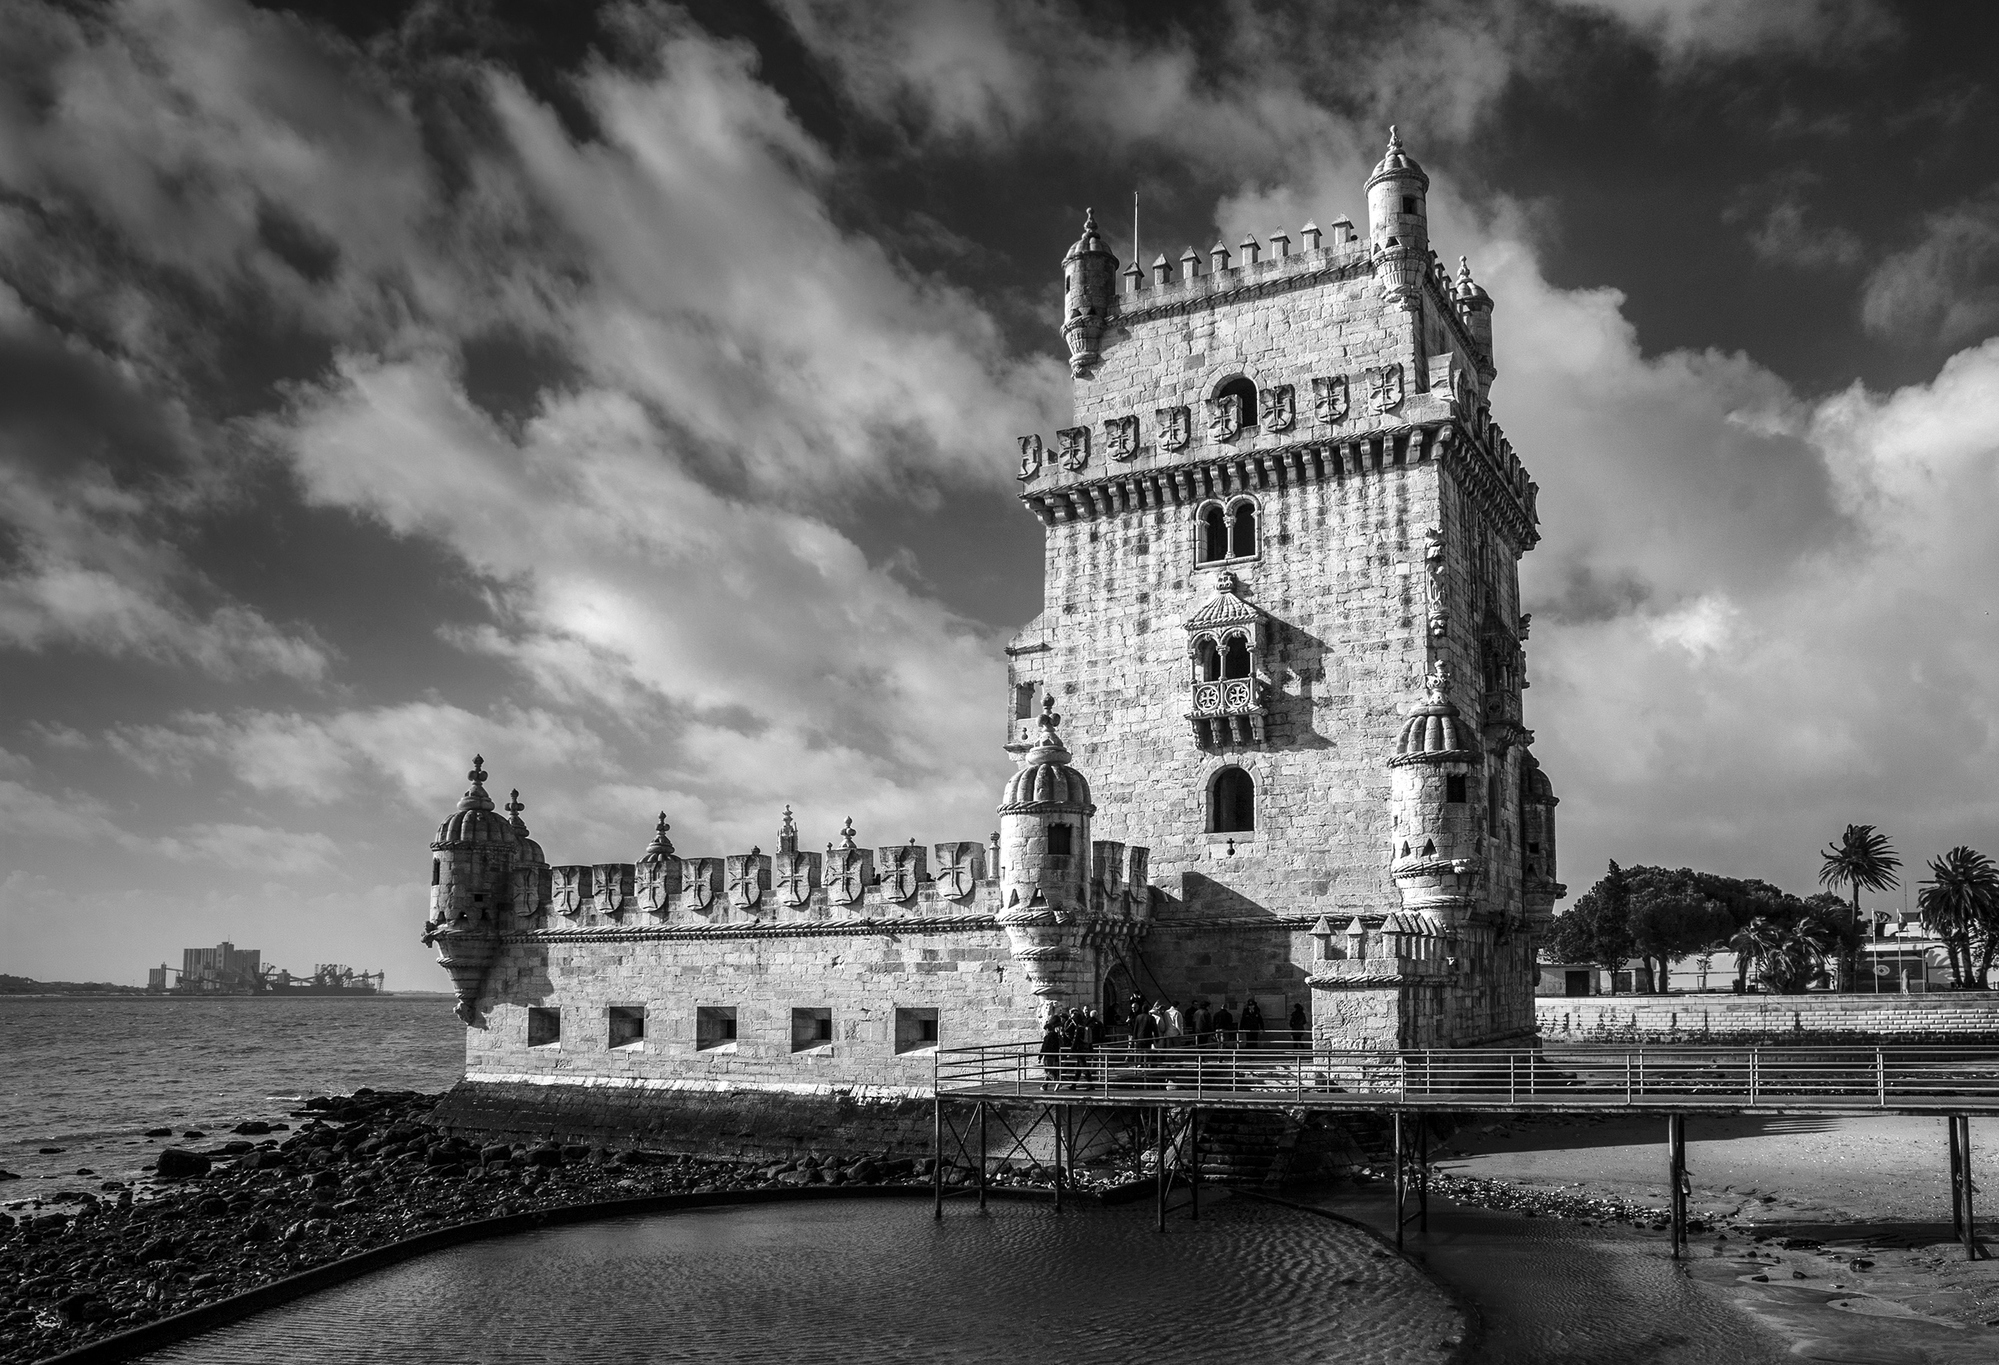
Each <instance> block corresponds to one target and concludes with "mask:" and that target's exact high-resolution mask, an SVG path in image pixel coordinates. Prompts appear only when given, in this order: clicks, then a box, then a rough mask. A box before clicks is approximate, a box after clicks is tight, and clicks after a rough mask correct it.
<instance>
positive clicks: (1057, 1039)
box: [1041, 1014, 1062, 1085]
mask: <svg viewBox="0 0 1999 1365" xmlns="http://www.w3.org/2000/svg"><path fill="white" fill-rule="evenodd" d="M1041 1071H1042V1074H1043V1075H1045V1076H1047V1077H1048V1079H1049V1081H1050V1082H1052V1083H1054V1084H1056V1085H1060V1084H1061V1083H1062V1017H1061V1016H1060V1015H1059V1014H1050V1015H1049V1016H1048V1023H1047V1025H1046V1026H1045V1027H1044V1028H1043V1029H1042V1030H1041Z"/></svg>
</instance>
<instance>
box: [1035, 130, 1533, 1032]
mask: <svg viewBox="0 0 1999 1365" xmlns="http://www.w3.org/2000/svg"><path fill="white" fill-rule="evenodd" d="M1365 188H1366V194H1367V203H1368V219H1369V222H1368V231H1367V235H1366V238H1365V239H1363V238H1362V237H1361V235H1360V234H1359V233H1358V232H1357V231H1356V230H1355V228H1354V225H1353V224H1352V223H1350V222H1349V221H1348V220H1346V219H1345V218H1344V217H1342V218H1338V219H1335V220H1334V221H1333V222H1332V223H1331V224H1330V226H1328V227H1326V228H1323V229H1322V228H1320V227H1319V226H1317V225H1316V224H1312V223H1307V224H1306V225H1305V226H1304V227H1303V228H1301V229H1299V232H1298V239H1297V241H1296V243H1295V249H1294V242H1293V239H1292V238H1291V237H1290V235H1289V234H1288V233H1286V232H1283V231H1281V230H1280V231H1277V232H1274V233H1272V234H1271V235H1270V237H1269V239H1268V241H1267V243H1260V242H1258V241H1257V240H1256V239H1255V238H1254V237H1253V236H1252V237H1246V238H1244V239H1243V240H1242V241H1241V242H1240V243H1237V244H1235V245H1234V246H1233V247H1232V246H1230V245H1229V244H1227V243H1225V242H1217V243H1216V244H1215V245H1214V246H1213V247H1212V248H1211V249H1210V250H1209V251H1208V252H1207V253H1206V259H1205V261H1204V260H1203V258H1202V255H1201V254H1199V253H1196V252H1195V251H1194V250H1193V249H1192V248H1189V249H1188V251H1187V252H1186V253H1185V254H1184V255H1183V256H1182V257H1181V258H1180V260H1179V263H1178V266H1177V268H1176V265H1175V263H1173V262H1171V261H1169V260H1168V259H1167V258H1166V257H1165V256H1164V255H1161V256H1159V257H1158V258H1157V259H1156V260H1155V261H1154V262H1153V263H1152V265H1151V267H1150V270H1149V272H1148V271H1146V270H1141V269H1140V268H1139V266H1138V264H1137V263H1136V262H1134V263H1133V264H1131V265H1130V266H1128V267H1126V268H1125V269H1124V270H1123V271H1122V272H1119V270H1118V261H1117V258H1116V257H1115V256H1114V255H1113V254H1112V253H1111V252H1110V250H1109V249H1108V247H1107V246H1106V245H1105V243H1104V241H1103V239H1102V238H1101V236H1100V235H1099V233H1098V230H1097V226H1096V222H1095V220H1094V218H1089V219H1087V220H1086V222H1085V224H1084V228H1083V233H1082V236H1081V238H1080V239H1079V240H1078V241H1077V242H1076V243H1075V245H1074V246H1072V247H1071V248H1070V249H1069V251H1068V253H1067V255H1066V256H1065V257H1064V259H1063V264H1062V268H1063V274H1064V293H1063V307H1064V316H1063V318H1062V321H1061V331H1062V336H1063V339H1064V342H1065V344H1066V346H1067V348H1068V352H1069V357H1070V368H1071V371H1072V373H1073V375H1074V388H1075V420H1074V424H1073V425H1072V426H1069V427H1067V428H1064V429H1062V430H1060V431H1057V432H1056V433H1055V434H1054V437H1053V440H1052V441H1044V440H1043V438H1042V437H1041V436H1039V435H1035V436H1027V437H1023V438H1021V440H1020V442H1019V466H1018V476H1019V480H1020V485H1021V498H1022V501H1023V502H1024V503H1025V504H1026V505H1027V507H1028V508H1029V509H1030V510H1031V511H1032V512H1033V513H1034V514H1035V516H1036V517H1038V518H1039V519H1040V521H1041V522H1042V524H1043V525H1044V527H1045V528H1046V561H1045V582H1046V598H1045V603H1044V609H1043V611H1042V613H1041V614H1040V615H1039V616H1038V617H1036V618H1035V620H1034V621H1032V622H1030V623H1029V625H1028V626H1027V627H1026V628H1025V629H1024V630H1023V631H1022V632H1021V633H1020V635H1019V636H1018V637H1016V639H1015V640H1014V642H1013V643H1012V645H1011V646H1010V647H1009V648H1008V651H1007V653H1008V657H1009V660H1010V668H1009V672H1010V676H1009V695H1008V721H1007V724H1008V747H1009V749H1011V750H1012V751H1013V752H1014V753H1016V754H1017V755H1018V754H1023V753H1026V754H1027V758H1028V760H1029V761H1028V762H1027V764H1026V766H1025V767H1024V768H1023V776H1024V775H1025V774H1026V773H1027V772H1030V771H1044V772H1045V771H1049V770H1050V768H1049V764H1048V763H1047V762H1039V761H1036V759H1035V753H1039V752H1041V751H1042V750H1046V749H1047V748H1048V747H1049V746H1050V745H1051V744H1057V746H1058V747H1059V742H1057V741H1054V740H1053V731H1052V729H1051V730H1049V731H1048V732H1047V734H1046V735H1044V736H1043V737H1042V738H1040V740H1039V741H1038V743H1037V739H1036V736H1035V734H1034V729H1035V722H1034V717H1035V715H1036V713H1037V712H1039V711H1042V710H1043V709H1045V708H1046V707H1049V706H1052V705H1054V704H1056V703H1057V701H1059V704H1060V705H1061V706H1062V708H1063V709H1064V710H1065V711H1067V712H1069V714H1070V716H1071V718H1072V719H1073V720H1074V721H1075V722H1076V723H1077V724H1078V726H1079V727H1080V730H1079V733H1082V734H1084V735H1087V736H1088V737H1089V738H1088V739H1087V740H1086V741H1085V742H1084V743H1083V744H1082V745H1081V746H1080V747H1079V748H1078V750H1077V753H1076V762H1077V764H1078V766H1080V767H1082V768H1083V769H1085V770H1087V771H1088V772H1089V773H1090V774H1091V777H1092V779H1093V780H1094V782H1095V784H1096V792H1095V799H1096V801H1097V803H1098V807H1099V809H1100V813H1099V814H1098V816H1097V823H1098V825H1099V826H1100V828H1101V830H1102V831H1103V832H1105V833H1107V834H1108V836H1109V837H1111V838H1113V839H1123V840H1131V841H1138V842H1143V843H1146V844H1149V845H1150V847H1151V850H1152V853H1151V867H1150V876H1151V880H1152V884H1153V885H1154V887H1155V888H1157V892H1156V903H1155V907H1154V913H1153V918H1152V923H1151V925H1150V928H1149V929H1148V930H1147V931H1146V933H1145V934H1144V935H1143V936H1142V938H1141V939H1140V941H1139V943H1138V947H1137V949H1136V951H1135V953H1134V954H1133V956H1132V960H1130V961H1129V962H1126V963H1124V964H1123V969H1124V970H1125V971H1127V972H1128V973H1129V974H1130V978H1131V981H1132V983H1133V984H1134V985H1135V986H1137V987H1139V988H1141V989H1142V991H1143V993H1145V994H1147V995H1152V994H1163V995H1166V996H1170V997H1174V998H1178V999H1181V1000H1182V1001H1183V1002H1184V1001H1190V1000H1192V999H1196V998H1203V997H1205V998H1208V999H1210V1000H1211V1001H1213V1002H1214V1003H1223V1002H1232V1003H1233V1004H1234V1005H1235V1006H1236V1007H1237V1008H1240V1007H1241V1005H1242V1004H1243V1003H1244V1001H1245V1000H1246V999H1254V1000H1256V1001H1257V1002H1258V1005H1259V1009H1260V1010H1261V1011H1262V1012H1264V1013H1265V1014H1266V1015H1267V1014H1268V1012H1269V1010H1270V1009H1271V1008H1273V1007H1274V1008H1278V1009H1285V1010H1288V1009H1289V1008H1290V1007H1292V1006H1295V1005H1297V1004H1300V1003H1306V1002H1309V1012H1310V1014H1311V1016H1312V1018H1313V1027H1314V1029H1315V1030H1316V1031H1317V1032H1318V1034H1319V1035H1320V1036H1321V1038H1322V1039H1324V1040H1327V1041H1333V1042H1344V1043H1366V1044H1382V1045H1414V1044H1420V1043H1436V1044H1450V1043H1474V1042H1482V1041H1491V1040H1497V1039H1500V1038H1504V1037H1510V1036H1515V1035H1519V1034H1524V1033H1526V1032H1529V1031H1531V1029H1532V1027H1533V1007H1532V990H1533V982H1534V979H1535V974H1536V973H1535V967H1534V938H1535V936H1536V935H1537V934H1538V933H1539V932H1540V930H1541V929H1542V927H1543V926H1544V925H1545V922H1546V920H1547V918H1548V917H1549V916H1550V915H1551V914H1552V912H1553V907H1554V902H1555V899H1556V898H1557V897H1559V896H1560V895H1561V894H1562V888H1561V886H1560V885H1559V883H1557V882H1556V881H1555V869H1554V814H1553V812H1554V804H1555V798H1554V794H1553V791H1552V788H1551V787H1550V785H1549V783H1548V780H1547V778H1546V775H1545V774H1544V773H1542V772H1541V770H1540V768H1539V766H1538V765H1537V764H1536V763H1535V762H1534V760H1533V758H1532V756H1531V754H1530V753H1529V746H1530V745H1531V744H1532V742H1533V735H1532V733H1531V732H1530V731H1528V730H1527V729H1526V728H1525V727H1524V725H1523V724H1522V712H1521V692H1522V689H1523V688H1525V686H1526V679H1525V667H1524V664H1525V659H1524V654H1523V652H1522V643H1523V641H1525V639H1526V638H1527V627H1528V619H1527V617H1526V616H1524V615H1523V614H1522V613H1521V612H1520V609H1519V585H1518V577H1517V573H1516V566H1517V564H1518V561H1519V558H1520V556H1521V555H1523V554H1525V553H1526V552H1527V551H1528V550H1530V549H1532V548H1533V546H1534V544H1535V542H1536V540H1537V539H1538V538H1539V534H1538V531H1537V529H1536V528H1537V517H1536V513H1535V506H1534V502H1535V486H1534V484H1533V483H1532V482H1531V481H1530V480H1529V479H1528V477H1527V472H1526V470H1525V469H1524V468H1523V467H1522V466H1521V463H1520V460H1519V458H1518V457H1517V456H1516V455H1515V454H1514V451H1513V448H1512V445H1511V443H1510V442H1509V441H1508V440H1507V439H1506V437H1505V435H1504V434H1503V433H1502V432H1501V430H1500V428H1499V426H1498V424H1497V423H1495V422H1494V421H1493V420H1492V416H1491V413H1490V410H1489V403H1488V398H1489V394H1490V389H1491V385H1492V381H1493V379H1494V377H1495V375H1496V373H1497V370H1496V367H1495V364H1494V359H1493V343H1492V300H1491V298H1490V297H1489V296H1488V295H1487V294H1486V292H1485V291H1484V290H1483V289H1481V288H1480V287H1479V286H1478V285H1477V284H1476V283H1475V282H1474V281H1473V279H1472V277H1471V272H1470V269H1469V266H1468V265H1465V264H1463V263H1462V262H1461V265H1460V269H1459V271H1458V273H1457V275H1456V277H1455V278H1453V277H1452V276H1451V275H1450V274H1449V273H1447V272H1446V271H1445V269H1444V267H1443V265H1442V263H1441V262H1439V261H1438V259H1437V258H1436V256H1435V254H1434V253H1433V252H1432V251H1431V249H1430V242H1429V222H1428V209H1427V196H1428V191H1429V177H1428V176H1427V175H1426V174H1425V173H1424V172H1423V170H1422V168H1421V167H1420V166H1418V165H1417V164H1416V162H1415V160H1414V159H1413V158H1411V157H1410V156H1409V155H1408V154H1407V153H1406V152H1405V151H1404V149H1403V147H1402V144H1401V142H1400V140H1399V139H1398V138H1397V137H1396V136H1395V134H1394V132H1393V130H1391V132H1390V136H1389V145H1388V149H1387V152H1386V154H1385V155H1384V156H1383V158H1382V160H1381V162H1380V164H1379V165H1378V166H1377V167H1376V168H1375V170H1374V172H1373V174H1372V175H1371V176H1370V177H1369V178H1368V180H1367V183H1366V187H1365ZM1148 276H1149V278H1148ZM1030 749H1033V750H1034V752H1033V753H1029V752H1027V751H1029V750H1030ZM1068 760H1069V755H1068V753H1067V752H1066V751H1064V752H1063V753H1062V756H1061V758H1060V759H1053V760H1049V762H1052V763H1054V764H1055V765H1057V768H1058V769H1059V770H1060V771H1073V770H1070V769H1067V768H1066V767H1065V766H1061V765H1066V763H1067V762H1068ZM1079 780H1080V779H1079ZM1018 782H1019V779H1017V780H1016V786H1017V785H1018ZM1008 801H1009V805H1008V806H1006V807H1003V811H1011V810H1014V809H1016V808H1017V809H1020V810H1022V811H1023V812H1025V811H1027V810H1029V809H1034V810H1037V811H1038V810H1040V809H1041V807H1039V806H1033V807H1027V806H1016V804H1015V798H1014V795H1013V794H1012V793H1011V792H1010V793H1009V797H1008ZM1088 804H1089V794H1088V792H1087V791H1084V792H1083V794H1082V795H1081V796H1080V797H1079V798H1076V799H1075V800H1074V801H1072V805H1074V806H1075V810H1074V811H1072V812H1069V813H1068V814H1066V815H1064V816H1063V817H1062V818H1063V819H1065V820H1069V821H1072V822H1073V823H1074V824H1076V825H1077V826H1078V827H1079V828H1078V832H1077V834H1076V835H1075V836H1074V837H1077V838H1082V837H1084V836H1083V835H1082V833H1081V828H1080V827H1081V826H1082V824H1083V823H1084V821H1085V820H1087V818H1088V816H1087V814H1086V813H1083V812H1084V811H1085V809H1086V808H1087V807H1088ZM1004 818H1006V819H1012V818H1013V817H1012V816H1010V815H1009V816H1006V817H1004ZM1035 818H1036V819H1037V820H1040V821H1043V822H1044V823H1045V822H1046V821H1047V820H1050V819H1053V818H1054V817H1052V816H1045V815H1039V814H1037V815H1036V816H1035ZM1008 837H1009V838H1011V837H1013V836H1011V835H1009V836H1008ZM1021 837H1022V838H1023V839H1028V838H1030V837H1038V836H1030V835H1029V834H1028V833H1027V832H1025V831H1023V833H1022V834H1021ZM1027 847H1028V845H1023V851H1025V849H1026V848H1027ZM1077 847H1078V848H1079V849H1081V848H1083V847H1084V846H1083V845H1080V844H1079V845H1077ZM1036 856H1046V857H1049V858H1050V859H1052V857H1053V855H1052V854H1044V853H1039V852H1037V854H1036ZM1003 861H1005V862H1012V863H1017V864H1018V867H1017V868H1016V867H1009V871H1008V877H1009V885H1010V886H1011V883H1012V882H1013V881H1014V880H1016V879H1019V878H1025V877H1028V875H1029V874H1028V873H1027V872H1026V871H1025V870H1024V869H1025V867H1026V863H1025V861H1023V860H1022V858H1020V857H1013V856H1009V857H1003ZM1047 870H1048V872H1049V873H1053V871H1054V869H1053V867H1052V866H1050V867H1049V868H1048V869H1047ZM1040 894H1041V895H1042V896H1043V897H1044V898H1052V897H1053V896H1054V895H1055V894H1056V892H1055V888H1054V887H1053V886H1052V885H1048V884H1042V885H1041V887H1040ZM1064 894H1069V892H1067V890H1066V889H1065V891H1064ZM1012 910H1013V907H1012V906H1011V904H1009V906H1008V907H1007V912H1008V913H1012ZM1335 925H1337V926H1338V927H1337V929H1336V928H1335ZM1314 930H1316V931H1317V932H1316V933H1315V932H1314ZM1021 946H1026V945H1016V947H1017V950H1018V948H1019V947H1021ZM1039 946H1042V947H1047V948H1050V949H1054V948H1059V947H1060V946H1061V945H1059V944H1052V943H1051V944H1047V945H1039ZM1095 987H1096V991H1097V993H1098V995H1099V996H1109V995H1113V994H1114V993H1115V992H1113V991H1110V990H1107V989H1106V988H1105V984H1104V982H1102V981H1099V982H1097V983H1095ZM1118 989H1119V990H1122V989H1124V980H1123V978H1120V982H1119V986H1118ZM1064 994H1065V996H1066V995H1067V994H1068V991H1067V990H1065V992H1064Z"/></svg>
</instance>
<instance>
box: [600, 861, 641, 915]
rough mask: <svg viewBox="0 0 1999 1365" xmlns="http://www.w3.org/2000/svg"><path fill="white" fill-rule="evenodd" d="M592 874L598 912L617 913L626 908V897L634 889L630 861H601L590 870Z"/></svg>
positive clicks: (601, 913) (603, 913)
mask: <svg viewBox="0 0 1999 1365" xmlns="http://www.w3.org/2000/svg"><path fill="white" fill-rule="evenodd" d="M590 876H591V880H592V881H593V882H594V883H595V884H596V892H597V896H596V905H597V913H598V914H600V915H615V914H617V913H618V912H619V911H620V910H622V909H624V908H625V898H626V897H627V896H629V895H630V894H631V890H632V865H631V864H630V863H599V864H597V866H595V867H594V868H592V869H591V870H590Z"/></svg>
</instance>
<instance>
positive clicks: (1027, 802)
mask: <svg viewBox="0 0 1999 1365" xmlns="http://www.w3.org/2000/svg"><path fill="white" fill-rule="evenodd" d="M1061 723H1062V717H1060V716H1059V715H1057V714H1055V699H1054V698H1053V697H1049V698H1047V699H1046V700H1045V701H1044V702H1043V703H1042V711H1041V738H1040V739H1039V740H1037V741H1036V742H1035V745H1034V747H1033V748H1032V749H1029V750H1028V751H1027V753H1026V754H1025V755H1023V756H1022V758H1021V761H1020V771H1019V772H1017V773H1015V774H1014V775H1013V776H1012V777H1010V778H1008V779H1007V784H1006V790H1005V791H1004V792H1002V793H1001V795H1000V807H999V808H1000V814H1002V815H1004V814H1006V813H1007V812H1008V811H1010V810H1019V809H1022V808H1025V807H1030V806H1063V807H1068V808H1070V809H1075V810H1082V811H1085V812H1094V811H1095V810H1096V807H1095V806H1094V805H1092V804H1091V802H1090V784H1089V781H1088V779H1086V778H1085V777H1084V776H1083V775H1082V774H1081V773H1079V772H1077V771H1076V770H1075V769H1074V768H1072V767H1070V766H1069V750H1068V749H1067V748H1065V747H1064V746H1063V743H1062V736H1061V735H1059V734H1057V733H1056V731H1055V727H1056V726H1058V725H1060V724H1061Z"/></svg>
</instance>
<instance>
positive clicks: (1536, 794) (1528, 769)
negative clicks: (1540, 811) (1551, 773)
mask: <svg viewBox="0 0 1999 1365" xmlns="http://www.w3.org/2000/svg"><path fill="white" fill-rule="evenodd" d="M1520 799H1521V801H1523V802H1525V803H1526V804H1527V805H1530V806H1552V805H1554V804H1555V802H1556V800H1557V798H1556V796H1555V785H1554V783H1552V782H1550V781H1549V780H1548V774H1546V773H1544V772H1542V771H1541V764H1540V763H1539V762H1538V761H1537V760H1536V759H1535V757H1534V755H1532V754H1522V755H1521V756H1520Z"/></svg>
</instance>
